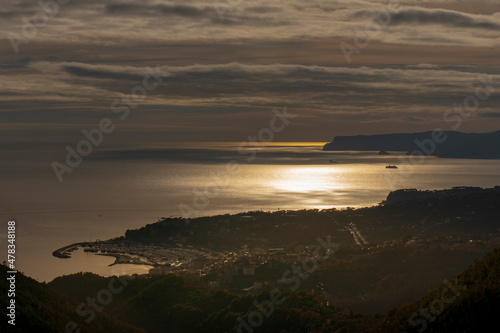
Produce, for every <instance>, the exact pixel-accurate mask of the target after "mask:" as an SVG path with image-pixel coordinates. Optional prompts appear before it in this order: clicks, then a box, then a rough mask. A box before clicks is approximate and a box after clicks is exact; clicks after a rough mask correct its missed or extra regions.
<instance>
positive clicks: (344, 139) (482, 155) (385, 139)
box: [323, 131, 500, 159]
mask: <svg viewBox="0 0 500 333" xmlns="http://www.w3.org/2000/svg"><path fill="white" fill-rule="evenodd" d="M323 150H324V151H343V150H354V151H372V150H374V151H405V152H407V153H408V154H415V155H428V156H437V157H443V158H478V159H495V158H500V131H496V132H489V133H461V132H453V131H441V132H436V131H433V132H421V133H412V134H410V133H399V134H380V135H357V136H337V137H335V138H334V139H333V141H332V142H330V143H327V144H326V145H325V146H324V147H323Z"/></svg>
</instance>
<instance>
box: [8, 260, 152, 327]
mask: <svg viewBox="0 0 500 333" xmlns="http://www.w3.org/2000/svg"><path fill="white" fill-rule="evenodd" d="M7 271H8V269H7V267H6V266H4V265H0V273H1V274H0V276H1V277H2V278H1V279H0V307H1V311H0V313H1V317H2V321H1V324H0V327H1V329H0V331H1V332H9V333H10V332H12V333H27V332H29V333H45V332H58V333H59V332H64V333H66V332H74V333H77V332H102V333H104V332H123V333H144V332H145V331H144V330H142V329H139V328H135V327H132V326H131V325H129V324H127V323H125V322H123V321H119V320H116V319H114V318H112V317H111V316H109V315H107V314H105V313H96V316H95V317H94V318H93V320H92V321H90V322H88V323H86V322H85V321H84V320H82V317H80V316H79V315H78V314H77V307H78V305H79V303H78V302H77V301H76V300H75V299H73V298H70V297H68V296H65V295H63V294H61V293H58V292H56V291H54V290H53V289H52V288H49V287H47V285H46V284H43V283H39V282H37V281H35V280H33V279H31V278H29V277H26V276H25V275H23V274H22V273H20V272H19V273H17V274H16V282H15V301H16V302H15V304H16V313H15V315H16V317H15V325H11V324H8V323H7V318H8V317H7V311H9V312H10V310H8V309H7V306H8V304H9V303H8V302H9V299H10V298H8V297H7V292H8V291H9V289H10V283H9V282H8V281H7V279H6V277H7V276H8V274H7ZM9 276H10V274H9ZM72 288H73V289H75V290H78V289H79V286H78V284H74V285H72ZM89 296H90V295H89ZM80 330H81V331H80Z"/></svg>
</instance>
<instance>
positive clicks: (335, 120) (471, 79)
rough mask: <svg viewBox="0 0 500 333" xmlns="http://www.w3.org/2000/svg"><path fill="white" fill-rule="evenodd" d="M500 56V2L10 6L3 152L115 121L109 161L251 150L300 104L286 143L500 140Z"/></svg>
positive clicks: (45, 1)
mask: <svg viewBox="0 0 500 333" xmlns="http://www.w3.org/2000/svg"><path fill="white" fill-rule="evenodd" d="M499 54H500V1H497V0H436V1H403V0H402V1H399V2H397V1H388V0H359V1H357V0H352V1H351V0H330V1H326V0H309V1H300V0H295V1H294V0H288V1H284V0H275V1H265V0H245V1H243V0H232V1H229V0H228V1H222V0H221V1H219V0H216V1H203V0H183V1H181V0H99V1H96V0H85V1H83V0H59V3H57V2H56V0H42V1H40V2H38V1H28V0H2V6H1V9H0V150H3V151H9V150H13V149H16V150H17V151H22V150H24V149H26V150H29V149H33V148H35V149H40V150H43V149H53V150H55V151H58V152H59V153H62V152H63V151H64V147H65V146H66V145H74V144H76V143H77V142H78V140H81V139H82V138H83V136H82V130H88V131H90V130H92V129H94V128H98V127H99V124H100V122H101V120H102V119H105V118H107V119H110V120H111V121H112V124H113V126H114V127H113V128H114V130H113V132H112V133H109V134H106V135H105V138H104V140H103V142H102V144H101V146H100V149H111V150H112V149H132V148H133V149H146V148H150V147H161V146H164V145H165V146H175V144H176V143H178V142H185V141H193V142H195V141H234V142H240V141H245V140H247V138H248V137H249V136H252V135H256V134H257V133H259V131H260V130H262V129H263V128H266V127H269V123H270V120H271V119H272V117H273V116H274V113H273V109H274V110H283V109H284V108H285V107H286V110H287V112H288V113H289V114H293V115H294V116H295V117H294V118H293V119H292V120H291V121H290V124H288V125H287V127H286V128H285V129H284V130H283V131H280V132H279V133H276V135H275V137H274V141H315V142H328V141H331V140H332V139H333V137H334V136H337V135H358V134H381V133H394V132H397V133H400V132H420V131H430V130H433V129H435V128H437V127H439V128H442V129H444V130H458V131H462V132H488V131H495V130H498V129H499V125H500V109H499V106H500V57H499V56H498V55H499ZM144 82H146V84H145V83H144ZM481 82H483V83H481ZM485 82H487V84H485ZM146 88H148V89H146ZM478 89H479V93H480V94H481V95H477V94H478ZM141 94H142V95H141ZM131 95H132V96H131ZM475 96H481V97H482V98H476V97H475ZM475 102H477V105H476V104H474V103H475ZM126 103H128V104H126ZM463 103H469V104H468V106H469V109H468V110H469V111H470V112H467V115H466V116H464V113H462V114H459V111H460V110H461V109H460V108H458V109H457V105H458V106H460V105H463ZM470 103H472V104H470ZM127 105H128V106H127ZM132 105H133V106H134V107H132ZM471 105H472V106H473V107H471ZM454 106H455V107H454ZM120 108H121V109H120ZM125 109H128V111H127V114H126V116H125V113H124V112H125V111H124V110H125ZM120 110H121V111H120ZM462 111H463V108H462ZM445 115H447V116H448V118H449V117H452V116H460V117H461V118H462V120H463V121H461V122H460V123H457V122H450V121H446V119H445Z"/></svg>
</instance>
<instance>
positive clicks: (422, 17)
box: [355, 8, 500, 30]
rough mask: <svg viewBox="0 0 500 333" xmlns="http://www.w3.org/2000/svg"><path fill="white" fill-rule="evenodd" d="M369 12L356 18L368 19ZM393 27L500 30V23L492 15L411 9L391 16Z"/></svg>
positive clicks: (362, 13) (359, 13)
mask: <svg viewBox="0 0 500 333" xmlns="http://www.w3.org/2000/svg"><path fill="white" fill-rule="evenodd" d="M368 15H370V12H369V11H359V12H357V13H356V14H355V17H366V16H368ZM390 24H391V25H403V24H405V25H414V24H417V25H418V24H439V25H447V26H453V27H459V28H479V29H489V30H500V21H499V20H498V19H493V17H492V16H491V15H472V14H467V13H461V12H457V11H452V10H443V9H423V8H411V9H402V10H400V11H397V12H395V13H393V14H392V15H391V23H390Z"/></svg>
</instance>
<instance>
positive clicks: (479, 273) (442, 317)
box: [379, 249, 500, 333]
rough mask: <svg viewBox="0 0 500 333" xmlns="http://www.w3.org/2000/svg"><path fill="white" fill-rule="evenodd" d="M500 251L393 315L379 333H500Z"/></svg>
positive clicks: (390, 315) (494, 252)
mask: <svg viewBox="0 0 500 333" xmlns="http://www.w3.org/2000/svg"><path fill="white" fill-rule="evenodd" d="M499 312H500V250H498V249H497V250H495V251H493V252H492V253H490V254H488V255H487V256H486V257H485V258H484V259H483V260H481V261H479V262H477V263H475V264H474V265H472V266H471V267H470V268H469V269H467V270H466V271H465V272H464V273H462V274H461V275H460V276H458V278H457V279H450V281H446V282H444V283H443V285H442V286H441V287H440V288H438V289H436V290H434V291H433V292H431V293H429V294H428V295H426V296H425V297H423V298H422V299H420V300H419V301H418V302H415V303H413V304H406V305H404V306H402V307H400V308H398V309H396V310H395V311H393V312H391V313H390V314H389V315H388V317H387V319H386V320H385V321H384V323H383V324H382V325H381V327H380V329H379V331H380V332H401V331H405V332H408V333H410V332H424V331H426V332H429V333H432V332H454V333H460V332H464V333H465V332H498V322H497V317H498V313H499Z"/></svg>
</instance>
